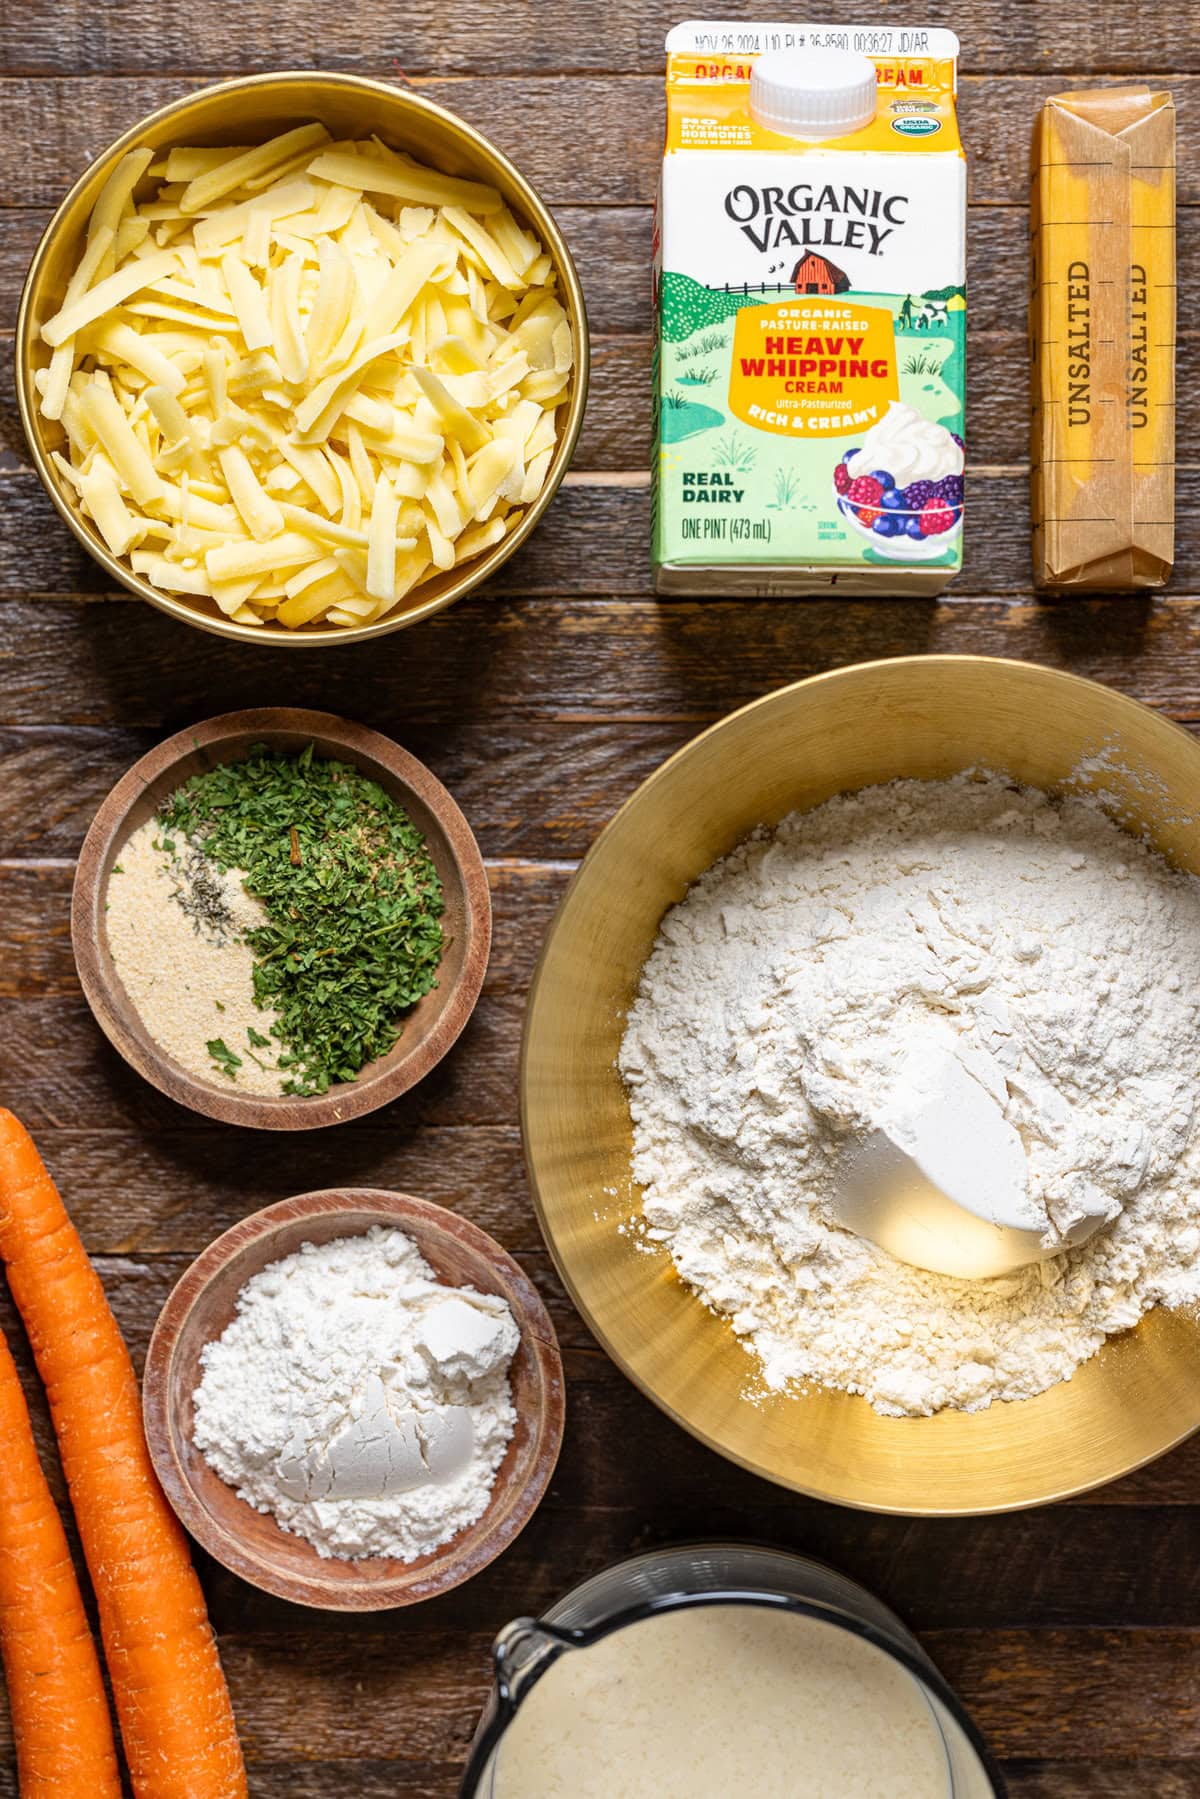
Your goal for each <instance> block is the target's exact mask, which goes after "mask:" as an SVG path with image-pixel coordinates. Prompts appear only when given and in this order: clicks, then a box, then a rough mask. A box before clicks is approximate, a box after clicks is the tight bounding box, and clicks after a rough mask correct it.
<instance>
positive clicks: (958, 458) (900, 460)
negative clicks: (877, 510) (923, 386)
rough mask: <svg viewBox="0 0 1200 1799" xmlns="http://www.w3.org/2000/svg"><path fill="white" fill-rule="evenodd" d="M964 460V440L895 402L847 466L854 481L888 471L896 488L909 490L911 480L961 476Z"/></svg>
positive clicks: (868, 433) (915, 410)
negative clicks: (856, 478) (907, 488)
mask: <svg viewBox="0 0 1200 1799" xmlns="http://www.w3.org/2000/svg"><path fill="white" fill-rule="evenodd" d="M963 461H964V457H963V447H962V440H961V438H957V437H955V436H954V435H953V434H952V433H951V432H949V431H947V429H946V427H945V425H939V424H938V423H937V422H936V421H935V420H934V419H927V418H922V417H921V414H920V413H919V412H918V411H917V409H916V407H915V406H908V405H906V404H905V402H904V401H903V400H893V401H892V403H891V405H890V406H889V407H888V409H887V411H886V413H885V414H884V416H883V417H882V418H881V419H880V421H879V423H878V424H877V425H873V426H872V427H871V429H870V430H869V431H868V432H867V435H866V436H865V437H864V438H863V441H862V448H861V450H859V451H858V453H857V455H854V456H851V458H850V460H849V462H848V463H847V464H846V467H847V468H848V469H849V470H850V475H851V478H852V479H853V478H854V477H856V476H858V475H869V474H871V473H873V471H874V470H875V469H877V468H886V469H888V470H889V471H890V473H891V475H892V478H893V485H894V486H896V487H907V485H908V483H909V482H910V481H941V480H942V479H943V477H944V476H946V475H961V474H962V472H963Z"/></svg>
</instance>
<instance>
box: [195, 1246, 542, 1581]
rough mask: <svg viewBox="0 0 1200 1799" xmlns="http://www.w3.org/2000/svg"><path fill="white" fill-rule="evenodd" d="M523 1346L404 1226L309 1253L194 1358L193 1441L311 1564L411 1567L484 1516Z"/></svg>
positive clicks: (251, 1287) (289, 1259)
mask: <svg viewBox="0 0 1200 1799" xmlns="http://www.w3.org/2000/svg"><path fill="white" fill-rule="evenodd" d="M519 1342H520V1332H519V1331H518V1328H517V1325H516V1322H515V1320H514V1318H513V1316H512V1312H511V1311H510V1309H509V1307H508V1304H507V1303H506V1301H505V1300H503V1299H500V1298H498V1297H497V1296H496V1295H494V1294H489V1293H478V1292H476V1291H475V1289H474V1288H473V1287H446V1286H442V1285H441V1284H440V1283H439V1281H438V1280H437V1279H436V1277H435V1275H434V1273H433V1270H432V1269H431V1268H430V1266H429V1264H428V1263H427V1262H426V1261H425V1260H424V1258H423V1257H422V1256H421V1254H420V1253H419V1251H418V1250H417V1248H416V1246H415V1244H414V1243H413V1242H412V1240H411V1239H410V1238H409V1237H406V1236H405V1235H404V1233H403V1232H402V1231H399V1230H393V1229H388V1228H384V1227H381V1226H377V1227H376V1228H374V1229H372V1230H369V1231H367V1232H365V1233H364V1234H363V1235H361V1236H356V1237H340V1238H337V1239H335V1241H333V1242H331V1243H324V1244H321V1245H315V1244H312V1243H306V1244H304V1245H303V1246H302V1247H301V1248H300V1249H299V1250H298V1251H297V1252H296V1253H295V1254H294V1255H290V1256H285V1257H284V1258H283V1259H282V1260H281V1261H278V1262H272V1263H271V1264H270V1266H269V1267H267V1268H264V1269H263V1270H262V1272H261V1273H260V1274H256V1275H255V1276H254V1277H253V1278H252V1279H251V1280H249V1281H247V1283H246V1285H245V1286H244V1287H243V1289H242V1291H241V1293H240V1294H239V1295H238V1304H237V1314H236V1316H235V1317H234V1319H233V1321H232V1323H230V1324H229V1326H228V1327H227V1328H226V1330H225V1332H224V1334H223V1335H222V1336H221V1337H219V1338H218V1339H217V1340H216V1342H214V1343H209V1344H208V1345H207V1346H206V1347H205V1349H204V1351H203V1354H202V1356H201V1367H202V1375H201V1380H200V1385H199V1387H198V1388H197V1390H196V1393H195V1396H194V1403H195V1423H194V1431H193V1434H194V1439H195V1442H196V1445H197V1447H198V1448H199V1449H200V1450H201V1452H202V1453H203V1455H204V1457H205V1459H206V1460H207V1462H208V1463H209V1465H210V1466H211V1467H212V1468H213V1469H214V1470H215V1471H216V1473H217V1474H219V1475H220V1476H221V1479H222V1480H224V1481H226V1482H227V1483H228V1484H229V1485H230V1486H231V1487H233V1488H235V1490H236V1491H237V1493H238V1496H239V1497H240V1498H242V1499H244V1500H246V1502H247V1503H248V1504H249V1505H252V1506H253V1507H254V1508H255V1510H256V1511H260V1512H270V1513H271V1514H272V1515H273V1516H274V1518H275V1519H276V1521H277V1523H279V1524H280V1525H282V1527H283V1529H284V1530H289V1531H293V1532H294V1533H295V1534H296V1535H297V1536H301V1537H304V1538H306V1539H307V1541H308V1542H310V1543H311V1544H312V1545H313V1547H314V1549H316V1551H317V1553H318V1554H319V1555H323V1556H335V1557H338V1558H340V1559H343V1560H351V1561H354V1560H358V1559H360V1558H362V1557H364V1556H392V1557H395V1558H397V1559H398V1560H400V1561H405V1562H410V1561H414V1560H415V1559H416V1558H417V1557H418V1556H421V1555H427V1554H429V1553H430V1552H431V1551H432V1550H434V1549H438V1548H440V1547H441V1546H442V1544H444V1543H448V1542H449V1541H450V1539H451V1538H452V1537H454V1536H457V1534H458V1533H459V1531H461V1530H465V1529H466V1528H467V1526H468V1525H470V1524H473V1523H474V1522H475V1520H476V1519H477V1518H480V1517H482V1515H483V1513H484V1511H485V1510H486V1508H487V1504H488V1501H489V1499H490V1498H491V1493H492V1488H493V1486H494V1484H495V1479H496V1472H497V1470H498V1468H499V1467H500V1464H501V1462H502V1461H503V1459H504V1452H505V1450H506V1449H507V1447H508V1443H509V1440H510V1439H511V1437H512V1434H513V1429H514V1426H515V1424H516V1412H515V1410H514V1408H513V1403H512V1393H511V1389H510V1386H509V1380H508V1368H509V1364H510V1362H511V1361H512V1358H513V1356H514V1355H515V1353H516V1350H517V1347H518V1344H519Z"/></svg>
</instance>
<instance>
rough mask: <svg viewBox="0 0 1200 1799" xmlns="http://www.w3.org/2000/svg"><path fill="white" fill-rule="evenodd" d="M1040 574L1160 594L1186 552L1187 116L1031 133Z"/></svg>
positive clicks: (1065, 97)
mask: <svg viewBox="0 0 1200 1799" xmlns="http://www.w3.org/2000/svg"><path fill="white" fill-rule="evenodd" d="M1031 222H1032V233H1031V242H1032V254H1033V266H1032V286H1031V293H1030V309H1029V331H1030V353H1031V357H1032V362H1033V393H1032V401H1033V405H1032V455H1031V462H1032V486H1031V502H1032V511H1033V564H1034V576H1035V579H1036V581H1037V584H1038V586H1039V587H1049V588H1062V589H1070V588H1088V589H1092V590H1108V591H1115V592H1129V591H1132V590H1133V589H1136V588H1145V587H1161V586H1162V585H1163V583H1164V582H1165V581H1166V579H1167V576H1168V575H1169V574H1170V571H1171V565H1172V562H1173V560H1174V553H1175V106H1174V102H1173V101H1172V99H1171V96H1170V94H1166V93H1151V92H1150V91H1149V90H1148V89H1146V88H1103V89H1098V90H1096V91H1095V92H1091V93H1078V94H1058V95H1056V96H1054V98H1052V99H1050V100H1047V102H1046V104H1045V106H1044V107H1043V108H1042V111H1041V113H1040V115H1039V117H1038V122H1037V127H1036V130H1035V134H1034V148H1033V186H1032V221H1031Z"/></svg>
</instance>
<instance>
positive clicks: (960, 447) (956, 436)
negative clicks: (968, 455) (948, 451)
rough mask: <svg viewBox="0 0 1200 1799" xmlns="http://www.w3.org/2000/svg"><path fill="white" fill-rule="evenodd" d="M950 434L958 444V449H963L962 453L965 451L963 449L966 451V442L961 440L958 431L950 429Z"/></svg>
mask: <svg viewBox="0 0 1200 1799" xmlns="http://www.w3.org/2000/svg"><path fill="white" fill-rule="evenodd" d="M950 435H951V437H952V438H953V439H954V441H955V443H956V444H957V445H958V447H959V449H960V450H962V451H963V452H964V453H965V451H966V448H967V446H966V444H965V443H964V442H963V440H962V438H961V437H960V436H959V435H958V432H957V431H952V432H951V433H950Z"/></svg>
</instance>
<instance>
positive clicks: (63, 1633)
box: [0, 1335, 121, 1799]
mask: <svg viewBox="0 0 1200 1799" xmlns="http://www.w3.org/2000/svg"><path fill="white" fill-rule="evenodd" d="M0 1651H2V1652H3V1655H4V1675H5V1679H6V1680H7V1682H8V1707H9V1711H10V1712H11V1714H12V1727H13V1737H14V1739H15V1741H16V1745H17V1771H18V1774H19V1775H20V1780H21V1799H121V1775H120V1771H119V1769H118V1767H117V1752H116V1748H115V1746H114V1744H113V1733H112V1722H111V1720H110V1718H109V1715H108V1700H107V1699H106V1698H105V1695H104V1680H103V1677H102V1676H101V1673H100V1658H99V1657H98V1656H97V1654H96V1645H95V1643H94V1642H93V1641H92V1633H91V1629H90V1627H89V1625H88V1621H87V1615H86V1613H85V1612H84V1609H83V1600H82V1599H81V1598H80V1595H79V1582H78V1581H77V1580H76V1579H75V1569H74V1567H73V1566H72V1564H71V1552H70V1550H69V1549H68V1548H67V1537H66V1532H65V1531H64V1530H63V1527H62V1520H61V1518H60V1517H59V1515H58V1509H57V1507H56V1506H55V1504H54V1500H53V1498H52V1497H51V1494H50V1489H49V1487H48V1486H47V1485H46V1477H45V1475H44V1474H43V1473H42V1465H41V1463H40V1462H39V1461H38V1453H37V1448H36V1446H35V1445H34V1441H33V1430H32V1428H31V1426H30V1423H29V1412H28V1409H27V1408H26V1405H25V1395H24V1393H23V1392H22V1391H21V1382H20V1379H19V1377H18V1375H17V1370H16V1367H15V1366H14V1363H13V1359H12V1356H11V1355H10V1354H9V1351H8V1344H7V1343H6V1342H5V1341H4V1338H3V1336H2V1335H0Z"/></svg>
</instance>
